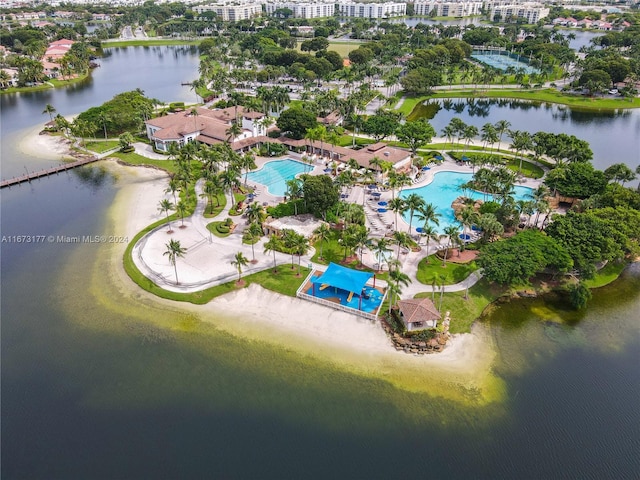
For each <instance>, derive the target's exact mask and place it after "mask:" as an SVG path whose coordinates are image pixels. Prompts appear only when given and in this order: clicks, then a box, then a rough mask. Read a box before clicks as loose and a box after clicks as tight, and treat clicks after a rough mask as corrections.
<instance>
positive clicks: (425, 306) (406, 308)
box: [398, 298, 440, 323]
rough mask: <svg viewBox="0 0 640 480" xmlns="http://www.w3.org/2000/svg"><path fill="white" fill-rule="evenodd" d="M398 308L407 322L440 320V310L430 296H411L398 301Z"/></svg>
mask: <svg viewBox="0 0 640 480" xmlns="http://www.w3.org/2000/svg"><path fill="white" fill-rule="evenodd" d="M398 308H400V311H401V312H402V318H403V320H404V321H405V322H406V323H415V322H428V321H433V320H438V319H439V318H440V312H439V311H438V309H437V308H436V307H435V305H434V304H433V302H432V301H431V299H429V298H411V299H408V300H400V301H398Z"/></svg>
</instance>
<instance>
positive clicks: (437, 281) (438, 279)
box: [431, 272, 444, 305]
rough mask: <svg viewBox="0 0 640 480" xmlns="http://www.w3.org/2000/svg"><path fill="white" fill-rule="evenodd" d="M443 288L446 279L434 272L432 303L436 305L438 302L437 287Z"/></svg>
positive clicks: (432, 278)
mask: <svg viewBox="0 0 640 480" xmlns="http://www.w3.org/2000/svg"><path fill="white" fill-rule="evenodd" d="M442 286H444V277H443V276H442V275H440V274H439V273H438V272H433V276H432V277H431V301H432V302H434V304H435V301H436V287H442ZM441 305H442V304H441Z"/></svg>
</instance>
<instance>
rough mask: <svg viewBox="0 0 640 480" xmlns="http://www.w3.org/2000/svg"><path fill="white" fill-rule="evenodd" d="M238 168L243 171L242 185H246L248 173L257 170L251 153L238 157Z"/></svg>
mask: <svg viewBox="0 0 640 480" xmlns="http://www.w3.org/2000/svg"><path fill="white" fill-rule="evenodd" d="M239 167H240V168H241V169H242V170H244V185H245V186H246V185H247V176H248V175H249V171H250V170H253V169H255V168H258V166H257V165H256V158H255V157H254V156H253V154H252V153H251V152H247V153H245V154H244V155H242V157H240V162H239Z"/></svg>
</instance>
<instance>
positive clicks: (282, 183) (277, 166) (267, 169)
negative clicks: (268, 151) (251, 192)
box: [247, 158, 309, 197]
mask: <svg viewBox="0 0 640 480" xmlns="http://www.w3.org/2000/svg"><path fill="white" fill-rule="evenodd" d="M308 170H309V165H307V164H306V163H302V162H299V161H297V160H293V159H291V158H285V159H284V160H273V161H270V162H267V163H265V164H264V165H263V166H262V167H261V168H260V169H258V170H254V171H253V172H249V174H248V175H247V179H248V180H251V181H252V182H256V183H259V184H261V185H264V186H265V187H267V191H268V192H269V193H270V194H271V195H273V196H275V197H284V195H285V193H286V192H287V180H291V179H292V178H296V177H297V176H298V175H300V174H301V173H304V172H307V171H308Z"/></svg>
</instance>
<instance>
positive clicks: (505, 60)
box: [471, 52, 540, 74]
mask: <svg viewBox="0 0 640 480" xmlns="http://www.w3.org/2000/svg"><path fill="white" fill-rule="evenodd" d="M511 55H514V54H508V53H499V54H498V53H493V54H490V53H480V52H473V53H472V54H471V58H473V59H475V60H478V61H479V62H482V63H484V64H485V65H489V66H490V67H493V68H497V69H498V70H501V71H503V72H504V71H506V70H507V68H509V67H513V68H515V69H516V70H517V69H519V68H522V69H523V70H524V72H525V73H526V74H530V73H540V70H538V69H537V68H535V67H532V66H530V65H529V64H528V63H526V62H523V61H519V60H517V59H515V58H513V57H512V56H511Z"/></svg>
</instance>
